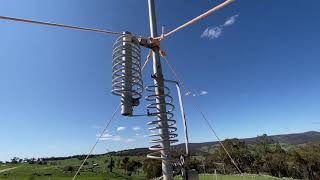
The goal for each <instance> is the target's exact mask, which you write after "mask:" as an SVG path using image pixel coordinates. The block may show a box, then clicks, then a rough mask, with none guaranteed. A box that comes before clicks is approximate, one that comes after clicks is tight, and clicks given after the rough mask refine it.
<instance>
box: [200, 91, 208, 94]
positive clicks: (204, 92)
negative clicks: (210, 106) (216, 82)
mask: <svg viewBox="0 0 320 180" xmlns="http://www.w3.org/2000/svg"><path fill="white" fill-rule="evenodd" d="M206 94H208V91H201V92H200V95H206Z"/></svg>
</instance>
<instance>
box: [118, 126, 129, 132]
mask: <svg viewBox="0 0 320 180" xmlns="http://www.w3.org/2000/svg"><path fill="white" fill-rule="evenodd" d="M125 129H127V128H126V127H124V126H119V127H118V128H117V131H123V130H125Z"/></svg>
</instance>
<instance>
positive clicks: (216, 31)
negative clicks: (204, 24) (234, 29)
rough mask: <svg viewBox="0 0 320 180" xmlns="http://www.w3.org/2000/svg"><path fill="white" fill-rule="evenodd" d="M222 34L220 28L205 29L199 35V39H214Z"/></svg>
mask: <svg viewBox="0 0 320 180" xmlns="http://www.w3.org/2000/svg"><path fill="white" fill-rule="evenodd" d="M221 34H222V27H210V28H206V29H205V30H204V31H203V33H202V34H201V36H200V37H201V38H208V39H215V38H218V37H220V36H221Z"/></svg>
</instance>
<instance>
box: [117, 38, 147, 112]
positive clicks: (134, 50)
mask: <svg viewBox="0 0 320 180" xmlns="http://www.w3.org/2000/svg"><path fill="white" fill-rule="evenodd" d="M142 92H143V82H142V74H141V51H140V45H139V42H138V39H137V38H136V37H134V36H133V35H132V34H131V33H129V32H124V33H123V35H121V36H120V37H119V38H118V39H117V40H116V42H115V43H114V45H113V52H112V94H114V95H117V96H121V114H122V115H124V116H132V112H133V106H137V105H139V99H140V98H141V97H142V95H141V93H142Z"/></svg>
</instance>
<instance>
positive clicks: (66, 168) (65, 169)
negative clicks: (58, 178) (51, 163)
mask: <svg viewBox="0 0 320 180" xmlns="http://www.w3.org/2000/svg"><path fill="white" fill-rule="evenodd" d="M63 170H64V171H69V172H70V173H71V174H72V173H73V171H74V167H73V166H65V167H64V168H63Z"/></svg>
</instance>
